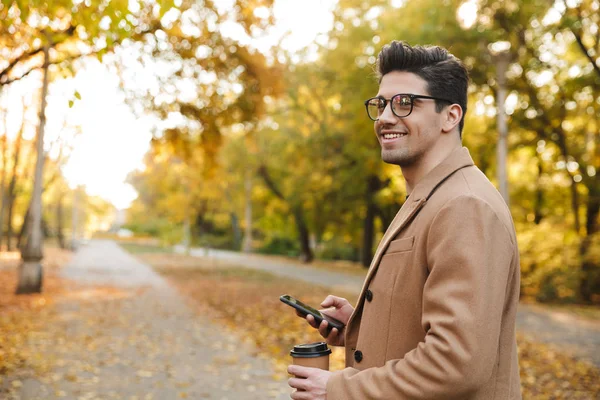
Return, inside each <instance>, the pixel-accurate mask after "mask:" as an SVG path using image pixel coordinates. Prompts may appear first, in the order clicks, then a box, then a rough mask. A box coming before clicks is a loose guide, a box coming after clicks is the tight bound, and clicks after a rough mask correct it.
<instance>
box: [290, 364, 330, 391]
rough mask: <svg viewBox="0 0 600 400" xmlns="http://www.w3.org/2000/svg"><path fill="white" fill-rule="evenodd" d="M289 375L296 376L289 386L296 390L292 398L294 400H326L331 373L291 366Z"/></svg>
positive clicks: (291, 379)
mask: <svg viewBox="0 0 600 400" xmlns="http://www.w3.org/2000/svg"><path fill="white" fill-rule="evenodd" d="M288 373H289V374H292V375H295V377H294V378H290V379H289V380H288V384H289V385H290V386H291V387H293V388H294V389H296V391H294V392H293V393H292V394H291V395H290V397H291V398H292V399H294V400H326V399H327V381H328V380H329V377H330V376H331V372H329V371H325V370H323V369H319V368H309V367H301V366H299V365H290V366H289V367H288Z"/></svg>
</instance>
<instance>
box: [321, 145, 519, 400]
mask: <svg viewBox="0 0 600 400" xmlns="http://www.w3.org/2000/svg"><path fill="white" fill-rule="evenodd" d="M519 280H520V268H519V253H518V249H517V241H516V237H515V229H514V225H513V222H512V218H511V215H510V211H509V210H508V207H507V206H506V203H505V202H504V200H503V199H502V197H501V196H500V194H499V193H498V191H497V190H496V189H495V188H494V187H493V186H492V184H491V183H490V182H489V180H488V179H487V178H486V177H485V175H484V174H483V173H482V172H481V171H480V170H479V169H478V168H477V167H476V166H474V164H473V160H472V159H471V156H470V155H469V151H468V150H467V149H466V148H460V149H457V150H455V151H454V152H453V153H452V154H451V155H450V156H449V157H448V158H446V159H445V160H444V161H443V162H442V163H440V164H439V165H438V166H437V167H435V168H434V169H433V170H432V171H431V172H430V173H429V174H427V176H425V177H424V178H423V179H421V181H420V182H418V184H417V185H416V187H415V188H414V190H413V192H412V193H411V194H410V197H409V198H408V199H407V201H406V202H405V204H404V205H403V206H402V208H401V209H400V211H399V212H398V214H397V215H396V217H395V218H394V220H393V221H392V223H391V224H390V226H389V228H388V230H387V232H386V233H385V235H384V236H383V239H382V240H381V242H380V244H379V247H378V248H377V251H376V253H375V256H374V257H373V261H372V263H371V267H370V269H369V272H368V275H367V277H366V279H365V283H364V285H363V289H362V291H361V294H360V297H359V299H358V304H357V306H356V309H355V311H354V313H353V314H352V317H351V318H350V321H349V322H348V326H347V328H346V334H345V335H346V336H345V339H346V366H347V368H345V369H344V370H342V371H337V372H334V373H333V375H332V377H331V379H330V380H329V382H328V384H327V399H328V400H367V399H398V400H404V399H428V400H433V399H444V400H448V399H461V400H462V399H477V400H479V399H481V400H484V399H485V400H494V399H496V400H506V399H510V400H513V399H520V398H521V392H520V390H521V388H520V381H519V366H518V362H517V345H516V340H515V318H516V313H517V305H518V301H519Z"/></svg>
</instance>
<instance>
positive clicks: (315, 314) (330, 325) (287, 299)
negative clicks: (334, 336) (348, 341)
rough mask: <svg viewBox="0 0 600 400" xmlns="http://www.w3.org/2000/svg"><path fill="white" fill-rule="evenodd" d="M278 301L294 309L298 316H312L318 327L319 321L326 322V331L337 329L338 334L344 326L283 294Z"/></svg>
mask: <svg viewBox="0 0 600 400" xmlns="http://www.w3.org/2000/svg"><path fill="white" fill-rule="evenodd" d="M279 300H281V301H282V302H284V303H285V304H287V305H289V306H291V307H293V308H295V309H296V310H298V311H300V314H302V315H304V316H306V315H308V314H310V315H312V316H313V317H315V321H316V322H317V325H320V324H321V321H323V320H325V321H327V323H328V326H327V330H328V331H330V330H331V329H333V328H337V330H338V331H339V332H341V331H342V329H343V328H344V326H345V325H344V324H343V323H342V322H340V321H338V320H337V319H335V318H332V317H330V316H328V315H325V314H323V313H321V312H320V311H319V310H317V309H315V308H313V307H311V306H307V305H306V304H304V303H303V302H301V301H300V300H298V299H295V298H293V297H292V296H290V295H289V294H284V295H282V296H280V297H279Z"/></svg>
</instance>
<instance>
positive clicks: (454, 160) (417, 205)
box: [346, 147, 473, 334]
mask: <svg viewBox="0 0 600 400" xmlns="http://www.w3.org/2000/svg"><path fill="white" fill-rule="evenodd" d="M472 165H473V159H472V158H471V156H470V155H469V150H467V149H466V148H465V147H461V148H459V149H456V150H455V151H453V152H452V153H451V154H450V155H449V156H448V157H447V158H446V159H445V160H444V161H442V162H441V163H440V164H439V165H438V166H437V167H435V168H434V169H433V170H432V171H431V172H430V173H429V174H427V176H426V177H424V178H423V180H422V181H421V182H419V183H418V184H417V186H416V187H415V190H413V192H412V193H411V195H410V197H409V198H408V200H407V201H406V202H405V203H404V205H403V206H402V208H400V211H398V214H396V216H395V217H394V220H393V221H392V223H391V224H390V226H389V227H388V229H387V230H386V232H385V234H384V235H383V238H382V239H381V241H380V242H379V245H378V246H377V250H376V251H375V255H374V256H373V260H372V261H371V265H370V266H369V272H368V273H367V277H366V278H365V281H364V283H363V287H362V289H361V291H360V296H359V298H358V302H357V307H356V309H355V311H354V313H353V314H352V316H351V317H350V321H348V326H350V327H351V325H352V321H353V320H354V318H355V317H356V316H357V315H358V314H359V313H360V311H361V308H362V304H363V301H364V296H365V290H366V289H367V287H368V286H369V284H370V283H371V279H373V277H374V276H375V273H376V272H377V269H378V268H379V263H380V261H381V257H383V254H384V253H385V250H386V249H387V247H388V245H389V244H390V242H391V241H392V239H393V238H394V237H395V236H396V235H397V234H398V233H399V232H400V231H401V230H402V229H403V228H404V227H405V226H406V224H408V223H409V222H410V221H411V220H412V219H413V217H414V216H415V215H416V214H417V213H418V212H419V210H420V209H421V208H422V207H423V206H424V205H425V203H427V199H429V197H430V196H431V195H432V194H433V193H434V192H435V190H436V189H437V187H438V186H440V185H441V184H442V183H443V182H444V181H445V180H446V179H447V178H448V177H449V176H450V175H452V174H453V173H455V172H456V171H458V170H459V169H462V168H465V167H470V166H472ZM346 334H348V331H347V332H346Z"/></svg>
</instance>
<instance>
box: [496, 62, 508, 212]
mask: <svg viewBox="0 0 600 400" xmlns="http://www.w3.org/2000/svg"><path fill="white" fill-rule="evenodd" d="M510 57H511V56H510V53H509V52H502V53H499V54H496V55H495V61H496V79H497V81H498V91H497V99H496V108H497V110H498V112H497V126H498V144H497V147H496V163H497V168H496V172H497V174H498V190H499V191H500V194H501V195H502V197H503V198H504V201H505V202H506V204H507V205H508V206H510V197H509V193H508V178H507V172H506V157H507V153H508V128H507V124H506V111H505V108H504V103H505V101H506V69H507V68H508V64H509V62H510Z"/></svg>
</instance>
